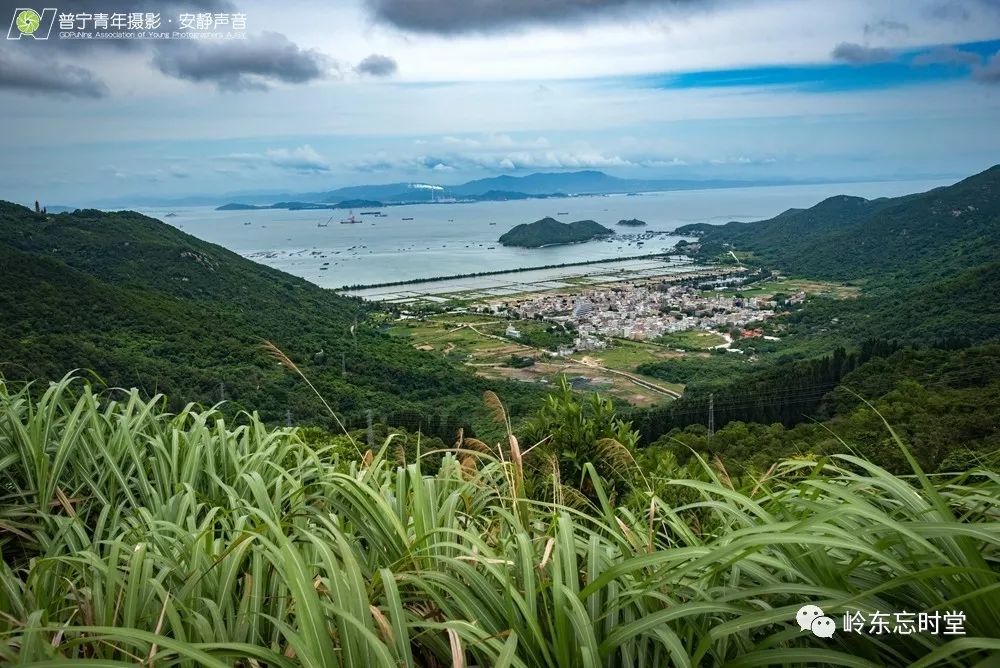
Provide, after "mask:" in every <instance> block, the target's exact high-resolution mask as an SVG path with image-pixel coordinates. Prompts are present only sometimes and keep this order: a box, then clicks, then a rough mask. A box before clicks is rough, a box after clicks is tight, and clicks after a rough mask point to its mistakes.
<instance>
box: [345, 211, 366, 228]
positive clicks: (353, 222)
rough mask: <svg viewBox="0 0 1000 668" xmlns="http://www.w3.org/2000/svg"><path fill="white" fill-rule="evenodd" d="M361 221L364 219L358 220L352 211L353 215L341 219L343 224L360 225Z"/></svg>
mask: <svg viewBox="0 0 1000 668" xmlns="http://www.w3.org/2000/svg"><path fill="white" fill-rule="evenodd" d="M361 222H362V221H360V220H358V219H357V218H355V217H354V212H353V211H351V217H350V218H347V219H346V220H342V221H340V224H341V225H358V224H360V223H361Z"/></svg>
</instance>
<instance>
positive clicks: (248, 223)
mask: <svg viewBox="0 0 1000 668" xmlns="http://www.w3.org/2000/svg"><path fill="white" fill-rule="evenodd" d="M243 224H244V225H253V223H251V222H250V221H249V220H248V221H247V222H245V223H243Z"/></svg>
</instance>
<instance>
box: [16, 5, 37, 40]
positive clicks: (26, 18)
mask: <svg viewBox="0 0 1000 668" xmlns="http://www.w3.org/2000/svg"><path fill="white" fill-rule="evenodd" d="M41 24H42V17H41V16H39V15H38V12H36V11H35V10H34V9H25V10H22V11H21V13H19V14H18V15H17V29H18V30H20V31H21V34H22V35H31V34H33V33H34V32H35V31H36V30H38V26H40V25H41Z"/></svg>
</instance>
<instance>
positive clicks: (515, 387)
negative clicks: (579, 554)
mask: <svg viewBox="0 0 1000 668" xmlns="http://www.w3.org/2000/svg"><path fill="white" fill-rule="evenodd" d="M0 274H2V276H3V281H2V282H0V313H3V318H0V351H2V353H0V362H2V363H3V365H4V366H3V367H2V370H0V372H2V375H3V376H5V377H6V378H8V379H25V380H36V379H48V380H58V379H59V378H60V377H62V376H63V374H65V373H66V372H67V371H70V370H72V369H85V370H90V371H94V372H96V373H98V374H100V377H101V379H102V380H103V382H104V383H106V384H107V385H108V386H112V387H117V386H120V387H137V388H140V389H141V390H142V391H143V392H144V393H145V394H146V396H152V395H153V394H155V393H157V392H161V393H165V394H166V395H167V396H169V397H170V400H171V401H172V402H173V404H172V406H171V407H172V408H173V409H174V410H179V409H180V408H181V407H182V406H183V405H184V404H185V403H187V402H191V401H194V402H199V403H202V404H205V405H212V404H215V403H216V402H219V401H223V400H225V401H226V410H227V411H228V412H230V413H231V414H235V413H236V412H237V411H239V410H243V409H245V410H253V411H258V412H259V413H260V414H261V416H262V418H264V419H265V420H267V421H269V422H280V423H285V422H286V421H293V422H295V423H297V424H300V423H305V424H309V423H316V424H320V425H324V426H333V423H332V421H331V419H330V416H329V415H328V414H327V412H326V410H325V409H324V407H323V405H322V403H321V402H320V401H319V400H318V398H317V397H315V396H314V395H312V394H311V393H310V392H308V391H307V390H306V389H305V388H304V387H303V386H302V384H301V383H298V382H297V379H296V378H295V377H293V374H291V373H289V372H288V370H287V369H284V368H282V367H280V366H279V365H278V364H277V363H276V362H275V361H274V360H273V359H272V358H271V357H269V356H268V354H267V353H266V352H265V351H264V350H263V349H262V343H263V341H264V340H270V341H272V342H273V343H274V344H275V345H277V346H278V347H279V348H280V349H281V350H282V351H283V352H284V353H285V354H287V355H288V356H289V357H290V358H291V359H292V360H293V361H294V363H295V364H296V365H297V366H298V367H299V368H300V369H302V370H303V372H304V373H306V374H307V375H308V377H309V379H310V380H311V381H312V382H313V383H314V384H315V385H316V387H317V388H318V389H319V390H320V391H321V393H322V395H323V396H324V397H325V398H327V399H328V400H329V401H330V402H331V403H332V404H333V406H334V408H335V409H336V410H337V411H338V412H339V413H341V414H342V415H343V417H344V419H345V420H346V421H347V422H348V423H349V424H353V425H356V426H361V425H364V424H366V423H367V420H368V413H369V411H372V412H373V413H374V416H373V417H374V419H375V420H376V421H383V422H388V423H392V424H398V425H400V426H403V427H406V428H409V429H412V430H418V429H420V430H423V431H424V433H430V434H438V435H440V436H442V437H445V438H447V439H451V438H453V437H454V435H455V433H457V431H458V429H459V428H463V427H464V428H465V429H466V431H470V429H472V428H474V426H475V425H474V423H476V422H480V421H481V419H480V418H481V417H482V416H483V415H484V414H483V412H482V409H481V407H480V403H479V397H480V396H481V394H482V392H483V391H484V390H485V389H487V385H486V383H485V382H484V381H483V380H481V379H478V378H476V377H475V376H473V375H472V374H471V373H468V372H466V371H464V370H462V369H460V368H456V367H455V366H454V365H452V364H450V363H448V362H446V361H444V360H441V359H439V358H434V357H432V356H430V355H427V354H425V353H421V352H419V351H417V350H414V349H413V348H412V346H410V345H408V344H406V343H405V342H402V341H399V340H395V339H393V338H391V337H389V336H388V335H386V334H384V333H382V332H381V331H380V330H379V329H378V328H377V327H375V326H373V325H372V324H371V323H370V319H369V317H368V316H369V315H370V313H371V311H372V308H373V307H371V306H369V305H366V304H365V303H364V302H362V301H360V300H355V299H348V298H345V297H341V296H339V295H336V294H334V293H333V292H331V291H329V290H324V289H321V288H318V287H316V286H315V285H313V284H311V283H309V282H307V281H305V280H302V279H299V278H296V277H293V276H290V275H288V274H285V273H282V272H279V271H276V270H273V269H270V268H268V267H265V266H262V265H259V264H256V263H254V262H251V261H249V260H246V259H243V258H241V257H240V256H238V255H236V254H235V253H232V252H230V251H228V250H225V249H223V248H221V247H219V246H216V245H213V244H209V243H206V242H203V241H200V240H198V239H196V238H195V237H192V236H190V235H188V234H185V233H184V232H181V231H180V230H177V229H175V228H173V227H171V226H169V225H166V224H164V223H161V222H159V221H157V220H154V219H152V218H147V217H145V216H142V215H140V214H137V213H134V212H116V213H102V212H99V211H94V210H83V211H76V212H74V213H62V214H57V215H52V214H48V215H42V214H36V213H34V212H32V211H30V210H29V209H27V208H25V207H21V206H18V205H14V204H9V203H0ZM490 387H494V388H495V389H500V390H501V391H503V392H504V394H505V396H509V397H510V399H509V400H510V402H511V404H512V406H514V407H515V408H518V407H520V406H522V405H525V404H526V403H527V402H530V401H531V400H532V396H537V395H535V394H534V391H533V390H532V388H530V387H529V386H526V385H521V384H513V383H512V384H509V385H508V384H505V383H502V382H501V383H495V382H494V383H491V384H490Z"/></svg>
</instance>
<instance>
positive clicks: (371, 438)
mask: <svg viewBox="0 0 1000 668" xmlns="http://www.w3.org/2000/svg"><path fill="white" fill-rule="evenodd" d="M368 447H369V449H371V448H374V447H375V432H373V431H372V409H370V408H369V409H368Z"/></svg>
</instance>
